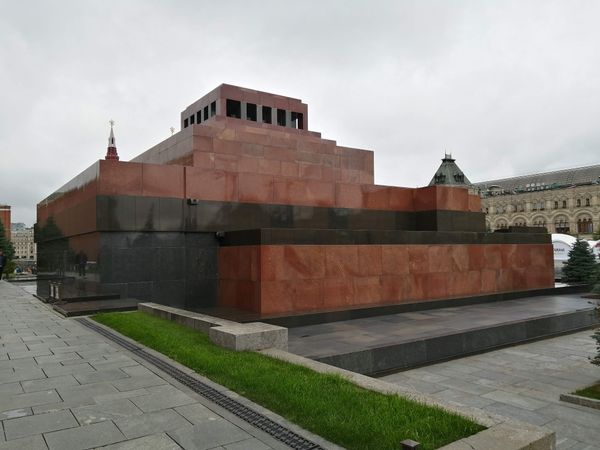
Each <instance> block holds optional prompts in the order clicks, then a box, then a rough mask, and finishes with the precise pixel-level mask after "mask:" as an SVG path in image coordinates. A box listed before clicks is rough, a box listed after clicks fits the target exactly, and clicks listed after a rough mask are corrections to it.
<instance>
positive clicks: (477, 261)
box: [466, 245, 485, 270]
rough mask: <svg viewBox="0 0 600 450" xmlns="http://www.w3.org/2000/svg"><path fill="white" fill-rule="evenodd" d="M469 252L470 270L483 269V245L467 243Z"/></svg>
mask: <svg viewBox="0 0 600 450" xmlns="http://www.w3.org/2000/svg"><path fill="white" fill-rule="evenodd" d="M466 247H467V251H468V253H469V270H481V269H483V268H484V267H485V257H484V252H483V248H484V246H483V245H467V246H466Z"/></svg>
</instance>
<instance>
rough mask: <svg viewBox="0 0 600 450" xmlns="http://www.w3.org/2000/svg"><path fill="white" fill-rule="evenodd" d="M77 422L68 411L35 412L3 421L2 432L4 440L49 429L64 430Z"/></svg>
mask: <svg viewBox="0 0 600 450" xmlns="http://www.w3.org/2000/svg"><path fill="white" fill-rule="evenodd" d="M78 425H79V424H78V423H77V420H75V417H73V414H71V412H70V411H58V412H51V413H46V414H36V415H35V416H27V417H22V418H19V419H10V420H5V421H4V434H5V435H6V440H7V441H10V440H13V439H18V438H22V437H25V436H34V435H36V434H42V433H46V432H49V431H56V430H64V429H65V428H73V427H77V426H78Z"/></svg>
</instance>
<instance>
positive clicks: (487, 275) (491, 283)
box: [481, 269, 498, 293]
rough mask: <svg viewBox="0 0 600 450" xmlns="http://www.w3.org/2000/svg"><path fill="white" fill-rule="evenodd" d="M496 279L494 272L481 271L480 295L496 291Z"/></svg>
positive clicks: (496, 275)
mask: <svg viewBox="0 0 600 450" xmlns="http://www.w3.org/2000/svg"><path fill="white" fill-rule="evenodd" d="M497 277H498V272H497V271H496V270H489V269H483V270H482V271H481V293H488V292H496V291H498V283H497V280H496V279H497Z"/></svg>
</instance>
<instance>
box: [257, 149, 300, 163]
mask: <svg viewBox="0 0 600 450" xmlns="http://www.w3.org/2000/svg"><path fill="white" fill-rule="evenodd" d="M263 155H264V158H265V159H274V160H277V161H288V162H290V161H296V156H297V155H298V152H297V151H296V150H294V149H291V148H283V147H271V146H268V145H266V146H265V147H264V151H263Z"/></svg>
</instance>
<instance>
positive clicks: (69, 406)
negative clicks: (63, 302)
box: [0, 281, 337, 450]
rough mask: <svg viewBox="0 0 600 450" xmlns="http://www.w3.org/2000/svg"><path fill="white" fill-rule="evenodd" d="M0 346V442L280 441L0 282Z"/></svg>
mask: <svg viewBox="0 0 600 450" xmlns="http://www.w3.org/2000/svg"><path fill="white" fill-rule="evenodd" d="M0 346H1V347H0V421H1V422H0V423H1V428H0V449H20V450H24V449H27V450H29V449H47V448H49V449H61V450H68V449H87V448H97V447H104V448H110V449H178V448H186V449H220V450H223V449H227V450H265V449H284V448H288V447H287V446H286V445H284V444H283V443H281V442H279V441H277V440H275V439H273V438H272V437H271V436H269V435H268V434H266V433H264V432H262V431H260V430H258V429H257V428H254V427H253V426H251V425H249V424H248V423H246V422H244V421H242V420H239V419H237V418H236V417H235V416H233V415H232V414H230V413H228V412H227V411H225V410H223V409H221V408H220V407H219V406H217V405H215V404H213V403H211V402H209V401H207V400H205V399H204V398H202V397H200V396H198V395H196V394H195V393H193V392H191V391H190V390H188V389H187V388H185V387H184V386H182V385H180V384H178V383H177V382H176V381H175V380H173V379H171V378H170V377H168V376H167V375H164V374H162V373H161V372H160V371H158V370H157V369H154V368H153V367H151V366H146V365H144V364H143V363H140V362H138V361H136V360H134V359H132V358H131V357H130V356H129V355H128V354H127V352H126V351H124V350H122V349H121V348H119V347H117V346H115V345H114V344H111V343H110V342H109V341H108V340H106V339H105V338H103V337H102V336H100V335H98V334H96V333H94V332H92V331H89V330H87V329H86V328H84V327H83V326H81V325H79V324H78V323H76V322H74V321H73V320H70V319H64V318H62V317H60V316H58V315H57V314H56V313H55V312H53V311H52V310H51V309H50V308H48V307H47V305H45V304H43V303H42V302H40V301H39V300H38V299H36V298H35V297H33V296H32V295H31V294H30V293H28V292H26V291H25V290H23V289H21V288H19V287H17V286H15V285H11V284H9V283H7V282H5V281H0ZM205 382H206V381H205ZM220 389H223V388H220ZM230 394H231V396H233V397H237V398H238V400H240V401H241V400H244V401H245V402H247V401H246V400H245V399H240V398H239V397H238V396H237V395H236V394H233V393H230ZM253 407H254V408H255V409H257V410H258V411H259V412H262V413H263V414H265V415H268V416H269V417H270V418H271V419H273V420H276V421H279V422H281V423H282V424H284V425H285V426H288V427H291V428H293V430H294V431H296V432H297V433H301V434H303V435H304V436H305V437H307V438H308V439H311V440H313V441H315V440H317V441H318V443H320V444H321V445H323V446H324V447H329V448H337V447H335V446H332V445H328V444H327V443H325V442H323V441H322V440H320V441H319V440H318V438H317V437H315V436H313V435H310V434H309V433H307V432H304V431H303V430H299V429H298V428H297V427H293V426H291V425H290V424H289V423H286V422H285V421H283V419H281V418H277V417H276V416H274V415H273V414H272V413H270V412H268V411H265V410H264V409H262V408H260V407H259V406H256V405H253Z"/></svg>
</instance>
